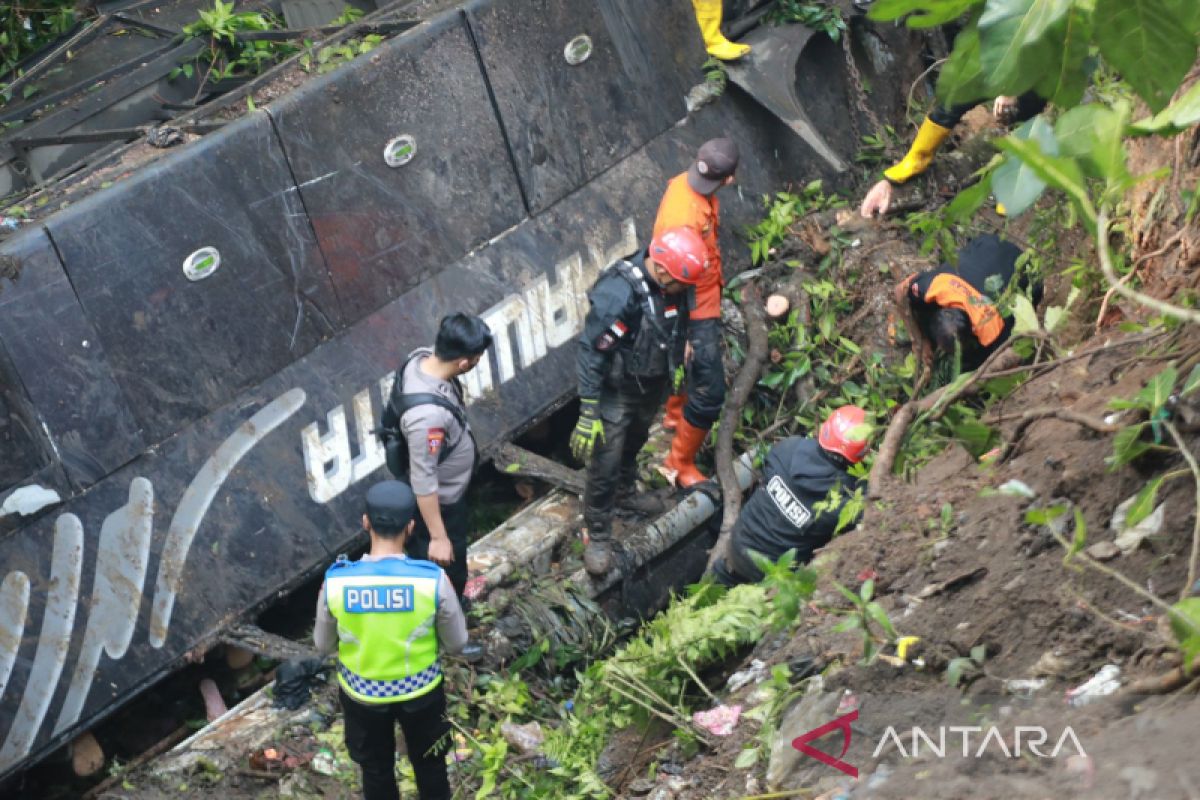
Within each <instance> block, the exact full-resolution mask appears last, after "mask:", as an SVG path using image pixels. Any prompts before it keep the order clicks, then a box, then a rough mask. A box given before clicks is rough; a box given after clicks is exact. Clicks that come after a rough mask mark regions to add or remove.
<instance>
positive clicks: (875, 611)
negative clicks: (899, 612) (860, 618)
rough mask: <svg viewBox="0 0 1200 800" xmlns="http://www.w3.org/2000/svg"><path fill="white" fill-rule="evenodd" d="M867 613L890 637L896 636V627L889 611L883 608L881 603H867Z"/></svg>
mask: <svg viewBox="0 0 1200 800" xmlns="http://www.w3.org/2000/svg"><path fill="white" fill-rule="evenodd" d="M867 615H868V616H869V617H870V618H871V619H872V620H873V621H874V622H875V624H876V625H878V626H879V628H880V629H881V630H882V631H883V632H884V633H886V634H887V637H888V638H889V639H895V638H896V629H895V628H893V627H892V621H891V620H890V619H888V615H887V612H886V611H884V610H883V606H881V605H879V603H867Z"/></svg>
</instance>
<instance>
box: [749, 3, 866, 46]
mask: <svg viewBox="0 0 1200 800" xmlns="http://www.w3.org/2000/svg"><path fill="white" fill-rule="evenodd" d="M767 21H768V22H771V23H773V24H775V25H783V24H787V23H792V22H795V23H799V24H801V25H804V26H806V27H809V28H812V29H813V30H814V31H819V32H820V33H823V34H825V35H826V36H828V37H829V38H830V39H833V40H834V41H835V42H836V41H838V39H839V38H840V37H841V36H842V34H843V33H845V31H846V20H844V19H843V18H842V13H841V11H840V10H839V9H838V8H837V7H836V6H834V5H832V4H831V3H825V2H820V0H777V2H776V3H775V5H774V6H773V7H772V8H771V10H770V11H769V12H767Z"/></svg>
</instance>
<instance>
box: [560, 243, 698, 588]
mask: <svg viewBox="0 0 1200 800" xmlns="http://www.w3.org/2000/svg"><path fill="white" fill-rule="evenodd" d="M704 271H705V246H704V241H703V239H701V237H700V234H699V233H697V232H696V231H694V230H692V229H691V228H671V229H669V230H666V231H663V232H662V233H660V234H658V235H657V236H655V237H654V239H653V240H652V241H651V242H650V247H649V248H648V249H647V250H644V251H642V252H641V253H639V254H637V255H636V256H634V257H632V258H630V259H626V260H621V261H617V262H615V263H613V264H610V265H609V266H608V267H607V268H606V269H605V270H604V272H603V273H602V274H601V275H600V278H599V279H598V280H597V281H596V284H595V286H593V287H592V290H591V292H590V293H589V294H588V301H589V302H590V303H591V308H590V309H589V310H588V315H587V319H586V320H585V322H584V328H583V334H582V335H581V336H580V337H579V354H578V357H577V360H576V373H577V377H578V380H579V421H578V423H577V424H576V425H575V430H574V432H573V433H572V434H571V452H572V453H573V454H574V455H575V457H576V458H578V459H579V460H581V461H584V462H586V463H587V467H588V474H587V489H586V491H585V493H584V510H583V520H584V525H585V526H586V538H587V541H588V545H587V550H586V551H585V552H584V558H583V562H584V566H585V567H586V568H587V571H588V572H589V573H591V574H592V575H596V576H600V575H604V574H605V573H607V572H608V570H609V569H610V568H611V567H612V555H613V553H612V544H611V542H612V528H611V525H612V514H613V505H614V503H615V500H616V495H617V493H618V490H621V491H632V489H633V486H634V481H635V480H636V477H637V463H636V457H637V453H638V451H639V450H640V449H641V448H642V445H643V444H645V442H646V438H647V435H648V433H649V430H650V424H651V423H652V422H653V420H654V415H655V414H656V413H657V412H658V409H659V407H660V406H661V404H662V401H663V398H664V397H665V396H666V392H667V384H668V378H669V376H670V375H671V373H672V371H673V368H674V366H675V364H677V363H678V362H679V360H680V359H681V358H682V354H683V353H682V351H683V347H684V343H685V340H686V335H687V334H686V329H687V309H686V308H682V307H680V305H679V304H678V301H677V300H676V299H675V296H676V295H678V294H679V293H681V292H683V291H684V290H685V289H686V288H687V287H688V286H691V285H694V284H695V283H696V282H697V281H699V280H701V278H702V277H703V275H704Z"/></svg>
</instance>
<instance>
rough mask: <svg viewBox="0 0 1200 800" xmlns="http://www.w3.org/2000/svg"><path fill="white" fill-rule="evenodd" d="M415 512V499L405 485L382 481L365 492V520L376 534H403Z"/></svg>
mask: <svg viewBox="0 0 1200 800" xmlns="http://www.w3.org/2000/svg"><path fill="white" fill-rule="evenodd" d="M416 511H417V498H416V496H415V495H414V494H413V490H412V488H411V487H410V486H409V485H408V484H407V483H401V482H400V481H382V482H380V483H377V484H375V485H374V486H372V487H371V488H370V489H368V490H367V519H368V520H370V522H371V527H372V528H374V529H375V532H376V533H380V534H384V535H393V536H394V535H396V534H398V533H401V532H403V531H404V529H405V528H406V527H408V523H410V522H412V518H413V515H414V514H415V513H416Z"/></svg>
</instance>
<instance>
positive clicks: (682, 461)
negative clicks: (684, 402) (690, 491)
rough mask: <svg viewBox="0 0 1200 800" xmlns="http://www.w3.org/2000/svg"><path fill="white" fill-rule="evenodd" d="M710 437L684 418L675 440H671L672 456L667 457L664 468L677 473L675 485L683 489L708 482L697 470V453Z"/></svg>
mask: <svg viewBox="0 0 1200 800" xmlns="http://www.w3.org/2000/svg"><path fill="white" fill-rule="evenodd" d="M706 436H708V431H707V430H706V429H705V428H697V427H696V426H695V425H693V424H691V423H690V422H688V421H687V420H686V419H683V418H682V417H681V418H680V420H679V427H677V428H676V429H675V438H674V439H672V440H671V455H669V456H667V460H666V462H665V463H664V464H663V466H664V467H665V468H666V469H667V470H669V471H671V472H674V473H675V485H676V486H678V487H680V488H681V489H686V488H688V487H689V486H694V485H695V484H697V483H700V482H701V481H704V480H708V479H707V478H706V477H704V474H703V473H702V472H700V470H698V469H696V453H697V452H699V450H700V445H702V444H704V438H705V437H706Z"/></svg>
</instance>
